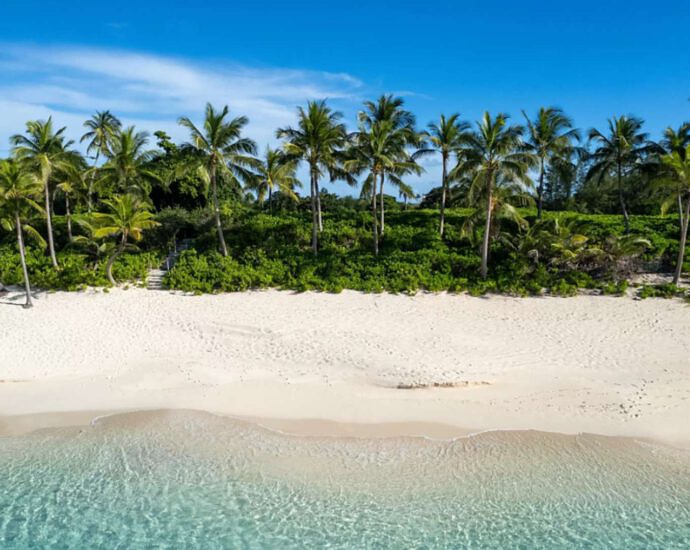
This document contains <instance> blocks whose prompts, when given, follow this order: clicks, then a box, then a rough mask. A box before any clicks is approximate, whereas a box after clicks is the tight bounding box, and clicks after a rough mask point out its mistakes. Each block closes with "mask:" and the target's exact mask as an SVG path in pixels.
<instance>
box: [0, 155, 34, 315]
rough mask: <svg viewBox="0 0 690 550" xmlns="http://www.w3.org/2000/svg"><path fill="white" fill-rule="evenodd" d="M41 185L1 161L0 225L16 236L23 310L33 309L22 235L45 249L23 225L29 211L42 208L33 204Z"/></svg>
mask: <svg viewBox="0 0 690 550" xmlns="http://www.w3.org/2000/svg"><path fill="white" fill-rule="evenodd" d="M41 189H42V183H41V182H40V181H39V180H38V179H37V178H36V176H35V175H34V174H33V173H31V172H29V171H27V170H25V169H24V167H22V166H21V165H20V164H19V163H18V162H16V161H14V160H0V209H2V225H3V227H4V228H5V229H6V230H8V231H12V229H14V230H15V231H16V233H17V246H18V247H19V258H20V260H21V264H22V274H23V276H24V289H25V292H26V302H25V304H24V307H25V308H30V307H32V306H33V303H32V302H31V281H30V280H29V270H28V268H27V266H26V251H25V248H24V232H27V233H29V234H30V235H31V236H32V237H34V238H35V239H36V240H37V241H38V242H39V243H40V244H42V245H43V246H45V241H44V240H43V238H42V237H41V236H40V234H39V233H38V232H37V231H36V230H35V229H34V228H33V227H31V226H30V225H28V224H27V223H26V219H27V217H28V216H29V213H30V212H31V211H36V212H41V211H42V210H41V207H40V206H39V204H38V203H37V202H36V201H35V200H34V197H36V196H40V194H41Z"/></svg>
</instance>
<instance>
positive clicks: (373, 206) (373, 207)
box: [371, 172, 379, 256]
mask: <svg viewBox="0 0 690 550" xmlns="http://www.w3.org/2000/svg"><path fill="white" fill-rule="evenodd" d="M371 181H372V182H373V185H372V189H371V215H372V221H373V223H374V226H373V227H374V233H373V237H374V255H376V256H378V255H379V228H378V227H377V224H376V173H375V172H372V174H371Z"/></svg>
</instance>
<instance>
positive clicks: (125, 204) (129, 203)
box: [92, 194, 158, 286]
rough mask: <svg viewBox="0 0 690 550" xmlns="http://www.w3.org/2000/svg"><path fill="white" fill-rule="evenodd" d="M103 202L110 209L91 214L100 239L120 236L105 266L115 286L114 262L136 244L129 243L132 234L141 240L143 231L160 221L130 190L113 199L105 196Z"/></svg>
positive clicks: (95, 235) (135, 239)
mask: <svg viewBox="0 0 690 550" xmlns="http://www.w3.org/2000/svg"><path fill="white" fill-rule="evenodd" d="M103 204H104V205H105V206H106V207H107V209H108V211H107V212H94V213H93V214H92V218H93V221H94V225H95V226H96V229H95V230H94V232H93V235H94V237H95V238H98V239H102V238H108V237H115V238H117V240H118V242H117V244H116V246H115V247H114V248H113V251H112V253H111V255H110V257H109V258H108V263H107V264H106V267H105V273H106V276H107V277H108V280H109V281H110V284H112V285H113V286H115V284H116V282H115V279H114V278H113V263H115V260H116V259H117V257H118V256H120V255H121V254H122V253H123V252H124V251H125V250H126V249H127V248H134V247H133V246H132V245H130V244H129V238H130V237H131V238H132V239H133V240H134V241H140V240H141V239H142V237H143V233H144V231H145V230H147V229H151V228H153V227H156V226H157V225H158V222H156V221H154V220H153V214H152V213H151V212H150V211H149V210H148V205H147V204H146V203H144V202H143V201H142V200H141V199H139V197H136V196H134V195H131V194H126V195H116V196H114V197H113V198H112V199H111V200H104V201H103Z"/></svg>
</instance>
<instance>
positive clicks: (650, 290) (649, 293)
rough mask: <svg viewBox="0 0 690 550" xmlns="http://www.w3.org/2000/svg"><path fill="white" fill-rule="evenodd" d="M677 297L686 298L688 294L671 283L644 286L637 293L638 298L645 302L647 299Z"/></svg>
mask: <svg viewBox="0 0 690 550" xmlns="http://www.w3.org/2000/svg"><path fill="white" fill-rule="evenodd" d="M676 296H679V297H684V296H686V292H685V291H684V290H683V289H682V288H678V287H677V286H676V285H674V284H671V283H662V284H658V285H642V287H640V290H639V291H638V292H637V297H638V298H640V299H642V300H644V299H645V298H667V299H668V298H674V297H676Z"/></svg>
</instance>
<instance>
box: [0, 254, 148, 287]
mask: <svg viewBox="0 0 690 550" xmlns="http://www.w3.org/2000/svg"><path fill="white" fill-rule="evenodd" d="M26 261H27V267H28V269H29V273H30V274H31V282H32V284H34V285H35V286H36V287H37V288H41V289H44V290H81V289H83V288H85V287H87V286H94V287H104V286H110V283H109V282H108V279H107V277H106V274H105V264H104V263H101V264H99V265H98V266H95V267H94V266H93V264H92V262H91V260H90V258H89V257H88V256H86V255H84V254H79V253H76V252H72V251H63V252H60V253H58V261H59V263H60V268H59V269H55V268H54V267H53V266H52V264H51V262H50V258H49V257H47V256H46V254H45V251H43V250H39V249H37V248H27V255H26ZM159 263H160V256H159V254H157V253H156V252H145V253H141V254H126V255H123V256H120V257H119V258H118V259H117V260H116V261H115V264H114V265H113V274H114V275H115V277H116V278H117V280H119V281H129V282H137V281H144V280H145V279H146V274H147V272H148V270H149V269H150V268H151V267H154V266H156V265H158V264H159ZM0 281H2V282H3V283H4V284H6V285H21V284H22V268H21V264H20V263H19V253H18V252H17V249H16V247H15V246H13V245H3V246H1V247H0Z"/></svg>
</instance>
